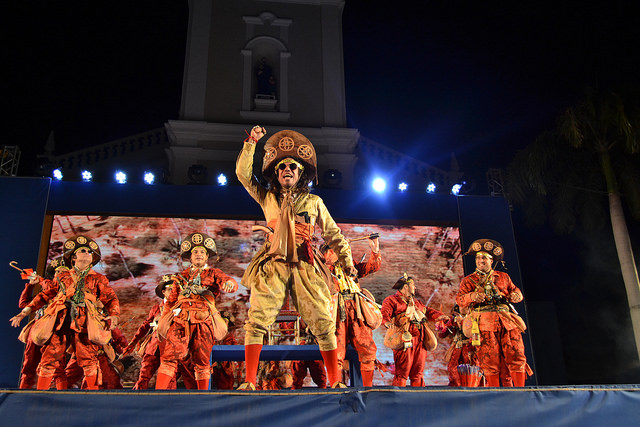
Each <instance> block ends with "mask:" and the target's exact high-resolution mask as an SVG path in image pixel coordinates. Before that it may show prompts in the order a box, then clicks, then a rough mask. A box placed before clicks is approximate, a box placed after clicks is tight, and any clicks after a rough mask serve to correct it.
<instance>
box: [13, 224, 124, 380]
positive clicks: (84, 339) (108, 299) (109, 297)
mask: <svg viewBox="0 0 640 427" xmlns="http://www.w3.org/2000/svg"><path fill="white" fill-rule="evenodd" d="M64 250H65V253H64V259H65V263H66V264H67V265H72V266H73V267H72V269H71V270H68V271H60V272H58V274H57V275H56V280H55V283H56V285H57V286H55V285H54V286H49V287H47V288H45V289H43V290H42V291H41V292H40V293H38V295H36V297H35V298H34V299H33V301H31V302H30V303H29V304H28V305H27V306H26V307H25V308H24V309H23V310H22V312H20V314H18V315H16V316H14V317H12V318H11V324H12V325H13V326H14V327H17V326H18V325H19V324H20V321H21V320H22V319H23V318H24V317H26V316H27V315H29V313H31V312H32V311H33V310H37V309H39V308H40V307H42V306H44V305H45V304H47V303H48V304H49V305H48V307H47V308H46V309H45V312H44V316H43V317H42V318H41V319H39V320H38V321H37V322H35V323H34V324H33V327H32V330H31V333H32V339H33V341H34V343H35V344H43V345H44V348H43V350H42V359H41V360H40V364H39V365H38V385H37V387H38V389H39V390H46V389H48V388H49V386H50V384H51V380H52V379H53V376H54V374H55V372H56V370H57V369H59V368H60V367H61V364H62V363H64V359H65V353H66V350H67V348H68V347H70V348H71V350H72V353H73V354H75V356H76V358H77V360H78V365H80V367H82V370H83V372H84V377H85V381H86V383H87V388H88V389H91V390H93V389H97V388H98V376H99V374H100V367H99V361H98V352H99V351H100V349H101V348H102V346H103V345H104V344H106V343H107V342H109V340H110V339H111V332H110V330H109V329H110V328H115V327H116V326H117V324H118V316H119V314H120V305H119V303H118V297H117V296H116V293H115V292H114V291H113V289H112V288H111V286H109V280H108V279H107V278H106V277H105V276H103V275H102V274H99V273H96V272H95V271H94V270H93V269H92V268H91V267H92V266H93V265H95V264H96V263H97V262H98V261H100V248H99V247H98V244H97V243H96V242H95V241H93V240H92V239H90V238H88V237H86V236H82V235H80V236H76V237H74V238H71V239H68V240H67V241H66V242H65V243H64ZM98 300H99V301H100V303H101V305H102V306H103V307H104V309H105V310H106V312H107V313H108V314H109V315H108V316H107V317H105V316H103V315H102V314H101V313H100V312H99V309H98Z"/></svg>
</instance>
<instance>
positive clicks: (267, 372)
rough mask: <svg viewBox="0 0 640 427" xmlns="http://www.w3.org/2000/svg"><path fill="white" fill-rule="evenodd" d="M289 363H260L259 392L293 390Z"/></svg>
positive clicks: (273, 361)
mask: <svg viewBox="0 0 640 427" xmlns="http://www.w3.org/2000/svg"><path fill="white" fill-rule="evenodd" d="M289 365H290V362H289V361H285V360H283V361H278V360H266V361H264V362H261V363H260V369H259V370H258V384H257V386H256V388H257V389H258V390H282V389H285V388H291V384H292V379H291V374H290V373H289Z"/></svg>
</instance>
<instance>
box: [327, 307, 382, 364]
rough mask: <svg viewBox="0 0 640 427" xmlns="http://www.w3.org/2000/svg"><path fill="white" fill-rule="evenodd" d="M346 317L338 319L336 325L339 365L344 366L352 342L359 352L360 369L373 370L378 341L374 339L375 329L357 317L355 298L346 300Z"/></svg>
mask: <svg viewBox="0 0 640 427" xmlns="http://www.w3.org/2000/svg"><path fill="white" fill-rule="evenodd" d="M344 308H345V315H346V318H345V320H343V321H340V320H338V322H337V325H336V338H337V340H338V366H339V367H340V368H342V365H343V363H344V358H345V355H346V352H347V344H352V345H353V347H354V348H355V349H356V351H357V352H358V359H360V369H361V370H363V371H373V369H374V368H375V361H376V351H377V347H376V343H375V342H374V341H373V331H372V330H371V328H370V327H368V326H367V325H365V324H364V323H363V322H361V321H360V320H358V319H357V318H356V308H355V301H354V300H352V299H351V300H345V302H344Z"/></svg>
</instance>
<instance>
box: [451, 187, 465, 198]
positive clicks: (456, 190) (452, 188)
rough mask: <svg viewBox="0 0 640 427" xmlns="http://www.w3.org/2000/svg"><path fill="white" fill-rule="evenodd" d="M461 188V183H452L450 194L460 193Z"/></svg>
mask: <svg viewBox="0 0 640 427" xmlns="http://www.w3.org/2000/svg"><path fill="white" fill-rule="evenodd" d="M461 188H462V184H454V185H453V187H451V194H453V195H454V196H457V195H458V194H459V193H460V189H461Z"/></svg>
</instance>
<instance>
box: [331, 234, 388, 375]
mask: <svg viewBox="0 0 640 427" xmlns="http://www.w3.org/2000/svg"><path fill="white" fill-rule="evenodd" d="M376 236H377V235H376ZM368 242H369V246H370V247H371V256H370V257H369V260H368V261H367V262H359V263H357V264H355V268H356V269H357V270H358V278H362V277H365V276H367V275H369V274H371V273H374V272H376V271H378V270H380V264H381V259H382V258H381V256H380V245H379V242H378V237H375V238H371V239H369V240H368ZM321 251H322V252H323V253H324V255H325V259H326V263H327V266H329V269H330V270H331V273H332V274H333V280H334V282H335V285H336V287H337V289H338V294H337V309H336V337H337V340H338V366H340V369H342V367H343V365H344V358H345V356H346V353H347V344H352V345H353V347H354V348H355V349H356V351H357V352H358V359H359V360H360V370H361V373H362V384H363V385H364V386H365V387H371V386H372V385H373V371H374V369H375V362H376V351H377V347H376V343H375V342H374V341H373V329H372V328H377V327H378V326H380V323H379V321H378V322H377V323H378V324H377V325H375V324H374V325H369V324H368V323H367V321H366V319H365V316H364V315H363V313H362V305H363V304H366V302H365V301H364V300H363V299H364V298H363V295H365V294H364V293H363V290H362V289H360V285H359V284H358V282H357V280H354V279H352V278H351V277H348V276H346V275H345V274H344V272H343V271H342V268H341V267H340V265H339V264H338V262H337V261H338V257H337V256H336V255H335V253H334V252H333V251H332V250H331V249H329V248H328V246H326V245H323V248H321ZM364 292H366V297H367V298H369V299H371V300H373V301H374V302H375V300H374V298H373V295H371V293H369V291H366V290H365V291H364Z"/></svg>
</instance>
